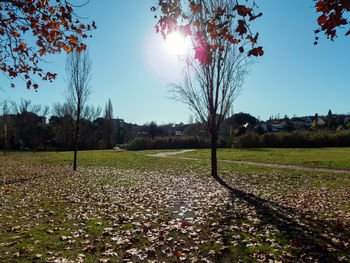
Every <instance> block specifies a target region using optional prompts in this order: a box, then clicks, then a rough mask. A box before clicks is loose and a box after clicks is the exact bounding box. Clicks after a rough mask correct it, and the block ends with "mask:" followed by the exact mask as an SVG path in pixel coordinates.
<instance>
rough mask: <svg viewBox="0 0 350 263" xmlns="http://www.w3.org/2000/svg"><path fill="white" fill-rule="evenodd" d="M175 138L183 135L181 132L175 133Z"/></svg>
mask: <svg viewBox="0 0 350 263" xmlns="http://www.w3.org/2000/svg"><path fill="white" fill-rule="evenodd" d="M175 136H176V137H182V136H184V135H183V133H182V132H181V131H175Z"/></svg>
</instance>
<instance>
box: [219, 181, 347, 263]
mask: <svg viewBox="0 0 350 263" xmlns="http://www.w3.org/2000/svg"><path fill="white" fill-rule="evenodd" d="M226 188H228V189H229V190H230V193H231V202H230V203H229V205H228V207H227V210H226V216H225V217H224V218H223V220H222V222H221V225H222V226H223V227H224V229H226V230H225V233H224V241H225V245H227V246H229V245H230V244H229V242H230V240H231V231H230V230H229V226H230V225H232V224H235V222H237V221H236V220H237V219H239V216H238V217H237V208H236V211H235V212H234V213H232V209H233V211H234V210H235V201H237V200H243V201H245V202H246V204H247V205H249V206H250V207H252V208H253V209H254V210H255V211H256V216H257V217H258V218H259V223H256V224H255V225H254V227H255V228H257V229H258V231H259V229H260V230H261V229H264V228H268V227H269V226H271V225H272V226H274V227H275V228H276V229H277V230H278V231H279V237H280V238H281V239H283V240H284V242H285V243H286V244H285V245H287V246H286V247H289V248H290V250H291V253H289V254H288V256H282V255H281V258H280V260H281V259H282V261H283V262H327V263H328V262H340V261H341V259H342V258H343V259H344V261H345V262H348V261H349V260H350V247H346V242H349V241H350V229H349V228H346V227H345V226H344V225H343V224H342V222H337V221H336V220H334V221H328V220H323V219H312V218H311V216H308V215H306V214H301V213H300V212H298V211H297V210H296V209H293V208H288V207H284V206H282V205H280V204H278V203H276V202H273V201H269V200H266V199H263V198H260V197H258V196H256V195H253V194H248V193H245V192H242V191H240V190H237V189H234V188H232V187H230V186H229V187H226ZM238 209H239V208H238ZM225 226H226V227H225ZM282 246H283V245H282ZM240 248H241V249H243V250H244V249H245V248H244V246H243V247H242V245H241V246H240ZM230 253H232V250H231V251H229V250H226V251H224V253H223V254H222V255H221V256H220V257H219V258H217V261H218V262H230V257H231V256H230ZM243 253H244V251H243ZM251 259H252V260H253V258H251ZM231 260H232V258H231ZM265 260H267V261H264V260H262V261H261V262H269V260H268V256H267V258H265ZM259 262H260V261H259Z"/></svg>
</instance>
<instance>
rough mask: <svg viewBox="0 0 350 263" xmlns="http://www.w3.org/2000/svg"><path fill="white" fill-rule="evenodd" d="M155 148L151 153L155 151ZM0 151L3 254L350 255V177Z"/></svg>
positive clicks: (16, 258) (201, 258) (35, 258)
mask: <svg viewBox="0 0 350 263" xmlns="http://www.w3.org/2000/svg"><path fill="white" fill-rule="evenodd" d="M147 153H149V152H147ZM71 158H72V153H71V152H59V153H54V152H52V153H35V154H25V155H22V156H21V155H18V154H17V155H10V156H5V157H0V201H1V202H0V262H82V261H84V262H122V261H128V260H130V261H133V262H147V261H148V260H158V261H165V262H179V261H182V262H197V261H198V262H238V261H239V260H243V261H245V262H267V261H269V260H276V261H282V262H294V261H298V260H300V259H302V260H304V261H311V262H312V261H323V262H331V261H339V262H342V261H344V262H350V256H349V255H350V253H349V248H350V246H349V242H350V233H349V229H350V228H349V227H350V209H349V206H350V191H349V189H350V175H349V174H333V173H329V172H315V171H295V170H291V169H278V168H267V167H261V166H254V165H246V164H235V163H220V164H219V173H220V175H221V176H223V177H224V178H225V180H226V181H227V182H229V183H230V185H232V186H233V187H234V188H235V190H236V192H233V193H232V194H231V193H230V192H228V191H227V190H225V189H223V188H222V187H221V186H219V185H218V184H217V183H216V182H215V181H213V180H212V179H211V178H210V176H209V175H210V170H209V168H210V163H209V161H207V160H183V159H175V158H157V157H150V156H146V155H145V154H143V153H134V152H116V151H84V152H79V154H78V158H79V159H78V171H77V172H75V173H74V172H72V171H71V162H72V160H71Z"/></svg>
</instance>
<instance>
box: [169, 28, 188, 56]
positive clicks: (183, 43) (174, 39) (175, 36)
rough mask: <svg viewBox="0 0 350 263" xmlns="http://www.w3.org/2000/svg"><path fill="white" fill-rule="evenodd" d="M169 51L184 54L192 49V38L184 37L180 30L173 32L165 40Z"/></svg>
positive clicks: (179, 54)
mask: <svg viewBox="0 0 350 263" xmlns="http://www.w3.org/2000/svg"><path fill="white" fill-rule="evenodd" d="M165 45H166V48H167V50H168V52H169V53H170V54H172V55H175V56H184V55H186V54H187V53H188V52H189V50H190V40H189V38H188V37H187V38H186V37H184V36H183V35H182V34H181V33H180V32H177V31H176V32H173V33H171V34H170V35H168V37H167V39H166V40H165Z"/></svg>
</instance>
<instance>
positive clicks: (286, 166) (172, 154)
mask: <svg viewBox="0 0 350 263" xmlns="http://www.w3.org/2000/svg"><path fill="white" fill-rule="evenodd" d="M191 151H194V150H182V151H176V152H161V153H156V154H147V156H151V157H162V158H166V157H168V158H177V159H187V160H197V161H203V160H206V161H209V160H210V159H200V158H192V157H184V156H176V155H177V154H182V153H186V152H191ZM218 162H226V163H236V164H248V165H258V166H264V167H272V168H283V169H292V170H301V171H318V172H330V173H346V174H350V170H345V169H336V168H321V167H308V166H302V165H292V164H274V163H257V162H250V161H235V160H218Z"/></svg>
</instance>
